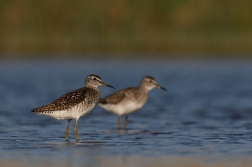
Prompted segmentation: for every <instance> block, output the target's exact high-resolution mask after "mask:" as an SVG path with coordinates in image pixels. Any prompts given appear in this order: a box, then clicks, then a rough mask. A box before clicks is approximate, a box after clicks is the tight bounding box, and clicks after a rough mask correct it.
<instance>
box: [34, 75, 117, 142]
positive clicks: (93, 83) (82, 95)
mask: <svg viewBox="0 0 252 167" xmlns="http://www.w3.org/2000/svg"><path fill="white" fill-rule="evenodd" d="M101 85H104V86H108V87H111V88H114V87H113V86H111V85H109V84H106V83H105V82H103V81H102V80H101V78H100V77H99V76H98V75H95V74H91V75H88V76H87V77H86V80H85V87H82V88H79V89H76V90H73V91H71V92H68V93H66V94H64V95H62V96H61V97H59V98H58V99H57V100H55V101H54V102H52V103H51V104H48V105H45V106H42V107H39V108H35V109H32V110H31V111H32V112H33V113H35V114H38V115H47V116H50V117H52V118H55V119H58V120H65V119H67V120H68V124H67V127H66V132H65V136H66V141H68V134H69V132H68V129H69V125H70V122H71V120H72V119H75V120H76V122H75V126H74V134H75V137H76V141H79V136H78V132H77V126H78V120H79V118H80V117H81V116H83V115H85V114H87V113H89V112H90V111H91V110H93V109H94V107H95V106H96V104H97V103H98V102H99V99H100V89H99V88H98V86H101Z"/></svg>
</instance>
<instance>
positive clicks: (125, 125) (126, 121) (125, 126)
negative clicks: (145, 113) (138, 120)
mask: <svg viewBox="0 0 252 167" xmlns="http://www.w3.org/2000/svg"><path fill="white" fill-rule="evenodd" d="M127 126H128V115H125V120H124V128H125V129H127Z"/></svg>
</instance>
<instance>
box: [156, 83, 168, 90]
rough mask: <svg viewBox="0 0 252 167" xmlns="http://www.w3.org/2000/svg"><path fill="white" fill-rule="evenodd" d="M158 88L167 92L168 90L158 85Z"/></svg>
mask: <svg viewBox="0 0 252 167" xmlns="http://www.w3.org/2000/svg"><path fill="white" fill-rule="evenodd" d="M157 88H159V89H162V90H165V91H167V89H166V88H164V87H162V86H160V85H158V84H157Z"/></svg>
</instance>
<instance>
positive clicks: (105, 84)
mask: <svg viewBox="0 0 252 167" xmlns="http://www.w3.org/2000/svg"><path fill="white" fill-rule="evenodd" d="M102 84H103V85H104V86H107V87H110V88H113V89H115V88H114V86H111V85H109V84H107V83H105V82H102Z"/></svg>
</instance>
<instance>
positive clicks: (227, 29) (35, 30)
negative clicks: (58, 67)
mask: <svg viewBox="0 0 252 167" xmlns="http://www.w3.org/2000/svg"><path fill="white" fill-rule="evenodd" d="M251 18H252V1H251V0H239V1H237V0H221V1H220V0H211V1H209V0H138V1H134V0H119V1H118V0H103V1H100V0H92V1H87V0H82V1H80V0H71V1H68V0H53V1H49V0H22V1H20V0H12V1H0V54H1V57H44V56H48V57H51V56H55V57H68V56H76V57H90V56H92V57H93V56H97V57H103V56H104V55H106V56H111V57H118V58H120V57H127V56H136V55H138V56H140V57H151V56H153V55H155V56H157V55H159V56H160V57H165V58H166V57H182V58H184V57H186V58H187V57H189V58H190V57H196V58H198V57H215V58H223V57H225V58H230V57H232V58H234V57H235V58H244V57H246V58H247V57H250V54H251V53H252V21H251Z"/></svg>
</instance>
